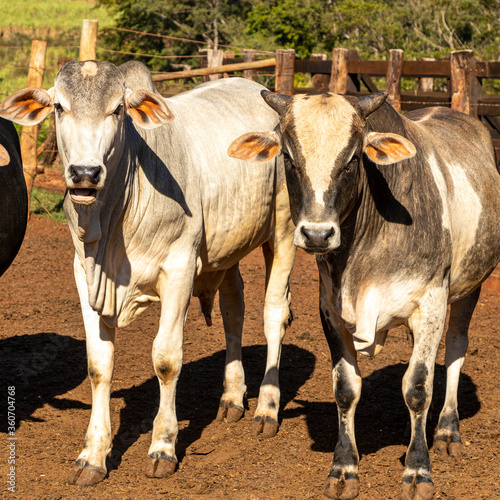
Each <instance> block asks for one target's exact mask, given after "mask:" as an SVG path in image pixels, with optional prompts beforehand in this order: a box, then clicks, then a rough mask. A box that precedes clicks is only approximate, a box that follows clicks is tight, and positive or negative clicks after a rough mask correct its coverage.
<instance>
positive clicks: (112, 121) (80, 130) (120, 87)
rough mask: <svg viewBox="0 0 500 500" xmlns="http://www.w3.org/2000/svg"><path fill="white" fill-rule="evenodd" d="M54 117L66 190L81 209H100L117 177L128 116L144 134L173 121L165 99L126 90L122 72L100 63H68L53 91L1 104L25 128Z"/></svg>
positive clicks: (0, 110)
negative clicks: (108, 182) (107, 186)
mask: <svg viewBox="0 0 500 500" xmlns="http://www.w3.org/2000/svg"><path fill="white" fill-rule="evenodd" d="M52 111H54V114H55V123H56V131H57V145H58V149H59V154H60V156H61V158H62V161H63V164H64V167H65V178H66V184H67V186H68V189H69V192H70V196H71V199H72V200H73V202H74V203H75V204H79V205H91V204H92V203H94V201H95V200H96V197H97V195H98V192H99V191H100V190H102V189H103V188H104V187H105V184H106V179H107V178H108V177H110V176H112V172H113V169H114V168H115V166H116V165H117V163H118V161H119V160H120V157H121V155H122V152H123V148H124V144H125V140H124V138H125V130H126V126H125V119H126V115H129V116H130V117H131V118H132V120H133V121H134V122H135V123H136V124H137V125H139V126H140V127H143V128H156V127H159V126H161V125H163V124H164V123H166V122H168V121H170V120H171V119H172V118H173V115H172V113H171V112H170V110H169V109H168V107H167V105H166V104H165V102H164V101H163V100H162V99H161V97H159V96H157V95H155V94H153V93H151V92H148V91H146V90H137V91H134V92H132V91H130V90H128V89H126V88H125V85H124V78H123V74H122V73H121V72H120V71H119V70H118V68H117V67H116V66H114V65H113V64H111V63H107V62H96V61H85V62H70V63H67V64H66V65H64V66H63V67H62V68H61V70H60V71H59V73H58V74H57V77H56V80H55V83H54V87H52V88H51V89H50V90H48V91H45V90H42V89H35V88H28V89H25V90H20V91H19V92H16V93H15V94H13V95H11V96H10V97H8V98H7V99H5V100H4V101H3V102H2V103H1V104H0V116H1V117H3V118H7V119H8V120H11V121H13V122H15V123H19V124H20V125H37V124H38V123H40V122H41V121H43V119H44V118H45V117H47V116H48V115H49V113H51V112H52Z"/></svg>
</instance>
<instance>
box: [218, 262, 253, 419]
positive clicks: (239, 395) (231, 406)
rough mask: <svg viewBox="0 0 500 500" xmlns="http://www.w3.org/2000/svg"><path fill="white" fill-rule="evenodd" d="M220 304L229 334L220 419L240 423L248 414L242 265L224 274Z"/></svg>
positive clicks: (225, 331)
mask: <svg viewBox="0 0 500 500" xmlns="http://www.w3.org/2000/svg"><path fill="white" fill-rule="evenodd" d="M219 304H220V310H221V314H222V321H223V323H224V334H225V336H226V366H225V369H224V393H223V394H222V397H221V400H220V406H219V411H218V413H217V419H218V420H221V419H223V418H226V420H227V421H228V422H237V421H238V420H239V419H240V418H241V417H242V416H243V413H244V407H243V397H244V395H245V392H246V390H247V387H246V385H245V372H244V371H243V364H242V362H241V334H242V329H243V317H244V314H245V301H244V297H243V280H242V278H241V274H240V271H239V266H238V264H236V265H234V266H233V267H231V268H230V269H228V270H227V271H226V274H225V275H224V279H223V281H222V283H221V285H220V286H219Z"/></svg>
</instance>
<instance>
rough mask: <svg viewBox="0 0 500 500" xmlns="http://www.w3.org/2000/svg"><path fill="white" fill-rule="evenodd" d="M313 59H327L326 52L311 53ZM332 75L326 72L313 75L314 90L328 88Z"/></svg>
mask: <svg viewBox="0 0 500 500" xmlns="http://www.w3.org/2000/svg"><path fill="white" fill-rule="evenodd" d="M310 59H311V61H326V60H327V55H326V54H311V57H310ZM329 82H330V77H329V76H328V75H326V74H324V73H315V74H313V75H311V84H312V88H313V89H314V90H327V89H328V83H329Z"/></svg>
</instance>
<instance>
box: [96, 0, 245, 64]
mask: <svg viewBox="0 0 500 500" xmlns="http://www.w3.org/2000/svg"><path fill="white" fill-rule="evenodd" d="M252 1H253V0H243V1H236V0H229V1H226V0H201V1H200V0H198V1H196V0H181V1H171V0H150V1H149V2H147V3H146V2H143V1H142V0H99V5H105V6H107V7H108V8H109V9H110V10H111V12H112V13H113V14H114V16H115V19H116V27H117V28H121V29H123V30H130V31H122V30H113V29H110V30H108V31H107V33H106V35H105V38H104V42H105V44H106V46H107V47H108V48H110V49H112V50H116V51H122V52H133V53H137V54H155V55H158V56H189V55H193V56H194V55H196V54H197V52H198V48H199V47H202V46H203V47H206V45H202V44H197V43H193V42H190V41H186V40H175V41H174V40H171V39H168V38H162V37H152V36H146V35H142V34H141V33H142V32H146V33H154V34H161V35H168V36H172V37H177V38H183V39H189V40H193V41H194V42H208V43H210V44H211V45H212V46H214V47H217V46H218V45H220V44H225V45H227V44H230V43H231V41H232V39H233V38H234V36H235V34H237V33H241V32H242V31H243V29H244V19H245V17H246V13H247V12H248V11H249V10H250V9H251V7H252ZM137 32H141V33H137ZM110 59H112V60H113V61H114V62H116V63H120V62H123V61H125V60H127V59H130V55H119V54H116V55H115V56H113V57H110ZM137 59H139V60H142V62H144V63H146V64H148V66H149V67H150V68H151V69H152V70H157V71H160V70H169V69H172V68H171V67H172V62H174V63H176V62H178V61H177V60H175V59H173V60H172V59H163V58H146V57H143V58H141V57H137ZM187 62H190V61H189V60H188V61H187Z"/></svg>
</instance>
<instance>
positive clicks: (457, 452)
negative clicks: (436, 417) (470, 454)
mask: <svg viewBox="0 0 500 500" xmlns="http://www.w3.org/2000/svg"><path fill="white" fill-rule="evenodd" d="M434 452H435V453H436V454H437V455H439V456H440V457H446V456H448V455H449V456H450V457H451V458H459V457H460V456H461V455H462V443H461V442H460V441H458V442H448V440H447V439H436V441H434Z"/></svg>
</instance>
